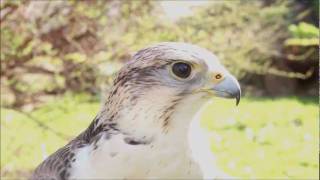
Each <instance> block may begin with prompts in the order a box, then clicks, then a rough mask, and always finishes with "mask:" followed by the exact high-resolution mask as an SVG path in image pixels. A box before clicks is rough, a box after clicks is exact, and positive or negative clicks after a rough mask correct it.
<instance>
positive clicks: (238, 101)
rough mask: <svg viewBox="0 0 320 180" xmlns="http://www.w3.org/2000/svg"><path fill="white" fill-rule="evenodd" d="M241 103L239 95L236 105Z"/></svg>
mask: <svg viewBox="0 0 320 180" xmlns="http://www.w3.org/2000/svg"><path fill="white" fill-rule="evenodd" d="M239 103H240V97H237V98H236V106H238V105H239Z"/></svg>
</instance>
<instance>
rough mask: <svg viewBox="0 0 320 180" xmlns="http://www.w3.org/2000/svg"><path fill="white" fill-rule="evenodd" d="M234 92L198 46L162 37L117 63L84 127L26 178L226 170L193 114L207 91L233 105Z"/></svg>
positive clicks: (217, 174)
mask: <svg viewBox="0 0 320 180" xmlns="http://www.w3.org/2000/svg"><path fill="white" fill-rule="evenodd" d="M240 95H241V90H240V86H239V83H238V81H237V80H236V79H235V77H234V76H232V75H231V74H230V73H229V72H228V71H227V70H226V69H225V67H224V66H223V65H221V64H220V62H219V60H218V58H217V57H216V56H215V55H214V54H212V53H211V52H209V51H208V50H206V49H204V48H201V47H199V46H196V45H192V44H188V43H179V42H163V43H158V44H155V45H152V46H150V47H147V48H145V49H142V50H140V51H138V52H137V53H136V54H135V55H133V56H132V58H131V60H130V61H129V62H128V63H127V64H125V65H124V67H123V68H122V69H120V71H119V73H118V74H117V76H116V78H115V80H114V82H113V85H112V87H111V90H110V92H109V94H108V96H107V98H106V101H105V102H104V104H103V105H102V108H101V110H100V111H99V113H98V114H97V115H96V117H95V118H94V120H93V121H92V123H91V124H90V125H89V127H88V128H87V129H86V130H84V131H83V132H82V133H81V134H80V135H78V136H77V137H76V138H74V139H73V140H72V141H70V142H69V143H68V144H67V145H65V146H64V147H62V148H60V149H59V150H57V151H56V152H55V153H53V154H52V155H51V156H49V157H48V158H47V159H45V160H44V161H43V162H42V163H41V164H40V165H39V166H38V167H37V168H36V169H35V171H34V172H33V175H32V178H31V179H56V180H60V179H61V180H62V179H99V178H100V179H152V178H159V179H164V178H166V179H168V178H170V179H173V178H183V179H186V178H187V179H190V178H191V179H201V178H204V179H215V178H223V177H226V176H225V174H224V173H223V172H221V171H220V170H219V168H218V167H217V165H216V163H215V158H214V156H213V154H212V152H211V151H210V147H209V141H208V139H207V136H206V132H205V131H203V130H202V128H201V126H200V119H201V118H200V114H201V111H202V109H203V107H204V106H205V105H206V104H207V103H208V102H209V101H211V99H212V98H211V97H213V96H217V97H224V98H235V99H236V104H237V105H238V103H239V101H240ZM212 111H214V109H213V110H212Z"/></svg>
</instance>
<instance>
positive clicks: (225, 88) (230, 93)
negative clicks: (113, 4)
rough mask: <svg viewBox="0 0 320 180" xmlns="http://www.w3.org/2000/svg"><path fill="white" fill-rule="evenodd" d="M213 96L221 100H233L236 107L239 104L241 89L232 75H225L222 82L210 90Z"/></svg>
mask: <svg viewBox="0 0 320 180" xmlns="http://www.w3.org/2000/svg"><path fill="white" fill-rule="evenodd" d="M210 90H211V91H213V93H214V95H215V96H218V97H223V98H235V99H236V105H238V104H239V102H240V98H241V89H240V85H239V83H238V81H237V80H236V78H234V77H233V76H232V75H227V76H226V77H225V78H224V79H223V80H222V81H220V82H218V83H217V84H215V85H213V87H211V88H210Z"/></svg>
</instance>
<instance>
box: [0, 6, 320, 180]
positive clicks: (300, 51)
mask: <svg viewBox="0 0 320 180" xmlns="http://www.w3.org/2000/svg"><path fill="white" fill-rule="evenodd" d="M0 9H1V11H0V20H1V21H0V24H1V178H8V179H9V178H18V177H27V176H29V175H30V173H31V172H32V170H33V169H34V168H35V167H36V166H37V165H38V164H39V163H40V162H41V161H42V160H43V159H44V158H45V157H47V156H48V155H50V154H51V153H52V152H54V151H55V150H57V148H59V147H61V146H63V145H64V144H65V143H67V142H68V141H69V140H71V139H72V138H73V137H75V136H76V135H77V134H78V133H80V132H81V131H82V130H84V129H85V128H86V127H87V126H88V125H89V123H90V122H91V120H92V119H93V118H94V116H95V114H96V113H97V112H98V111H99V106H100V100H101V99H102V98H103V97H104V96H105V95H106V94H107V91H108V87H109V86H110V83H111V82H112V79H113V77H114V75H115V73H116V72H117V71H118V70H119V68H120V67H121V66H122V64H123V63H125V62H126V61H127V60H129V58H130V56H131V55H132V54H133V53H134V52H135V51H137V50H139V49H140V48H143V47H145V46H148V45H150V44H153V43H156V42H161V41H181V42H189V43H193V44H196V45H199V46H202V47H205V48H207V49H209V50H211V51H212V52H214V53H215V54H216V55H217V56H218V57H219V59H220V60H221V61H222V63H223V64H224V65H225V66H226V67H227V68H228V69H229V70H230V71H231V72H232V73H233V74H235V75H236V76H237V78H238V79H239V81H240V83H241V86H242V91H243V98H242V101H241V103H240V105H239V106H238V107H235V106H234V102H233V101H228V100H223V99H214V100H213V102H212V103H211V104H210V105H209V106H208V108H207V109H206V111H205V112H204V114H203V126H204V128H206V129H207V130H209V131H210V132H211V136H210V138H211V141H212V146H211V148H212V152H213V153H214V154H215V156H216V157H217V159H218V163H219V166H220V167H221V168H222V169H223V170H224V171H225V172H226V173H228V174H230V175H232V176H235V177H242V178H265V179H270V178H275V179H278V178H295V179H318V177H319V107H318V103H319V100H318V96H319V93H318V91H319V87H318V76H319V60H318V59H319V28H318V25H319V24H318V23H319V18H318V14H319V3H318V0H309V1H302V0H301V1H299V0H291V1H287V0H277V1H274V0H271V1H270V0H260V1H246V0H244V1H236V0H228V1H227V0H226V1H149V0H141V1H118V0H110V1H30V0H26V1H18V0H17V1H11V0H1V6H0Z"/></svg>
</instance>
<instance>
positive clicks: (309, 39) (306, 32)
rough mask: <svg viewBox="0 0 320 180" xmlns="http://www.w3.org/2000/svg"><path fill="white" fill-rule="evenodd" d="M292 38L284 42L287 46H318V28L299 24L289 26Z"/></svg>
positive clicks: (303, 23)
mask: <svg viewBox="0 0 320 180" xmlns="http://www.w3.org/2000/svg"><path fill="white" fill-rule="evenodd" d="M289 31H290V33H291V36H292V38H289V39H287V40H286V41H285V44H286V45H287V46H290V45H291V46H293V45H297V46H313V45H319V28H317V27H315V26H314V25H312V24H308V23H305V22H301V23H299V24H298V25H295V24H292V25H290V26H289Z"/></svg>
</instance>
